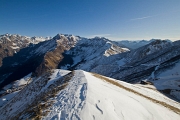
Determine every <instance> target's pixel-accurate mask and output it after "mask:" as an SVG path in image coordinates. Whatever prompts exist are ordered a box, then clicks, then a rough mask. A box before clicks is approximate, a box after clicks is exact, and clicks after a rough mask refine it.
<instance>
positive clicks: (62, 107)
mask: <svg viewBox="0 0 180 120" xmlns="http://www.w3.org/2000/svg"><path fill="white" fill-rule="evenodd" d="M54 78H56V74H54ZM109 79H110V78H109ZM111 80H114V79H111ZM117 82H118V83H119V84H121V85H123V86H126V87H128V88H130V89H133V90H135V91H137V92H139V93H141V94H143V95H147V96H149V97H152V98H153V99H156V100H158V101H163V102H166V103H167V104H170V105H172V106H175V107H176V108H178V109H180V104H179V103H177V102H175V101H173V100H171V99H169V98H167V97H166V96H164V95H162V94H161V93H159V92H157V91H154V90H151V89H147V88H143V87H140V86H136V85H132V84H129V83H125V82H121V81H117ZM54 101H55V103H54V104H53V105H52V106H51V107H50V112H49V114H48V115H47V116H46V117H44V118H43V119H44V120H70V119H71V120H134V119H136V120H178V119H179V118H180V115H179V114H177V113H175V112H173V111H171V110H170V109H168V108H166V107H164V106H162V105H160V104H157V103H155V102H152V101H151V100H149V99H147V98H144V97H142V96H139V95H138V94H134V93H132V92H129V91H127V90H125V89H122V88H120V87H117V86H115V85H112V84H111V83H108V82H105V81H103V80H101V79H99V78H97V77H94V76H93V75H92V74H91V73H88V72H85V71H82V70H76V71H75V75H74V77H73V78H72V79H71V81H70V82H69V84H68V86H67V87H66V88H65V89H63V90H61V91H60V92H59V94H58V95H57V96H56V97H55V98H54Z"/></svg>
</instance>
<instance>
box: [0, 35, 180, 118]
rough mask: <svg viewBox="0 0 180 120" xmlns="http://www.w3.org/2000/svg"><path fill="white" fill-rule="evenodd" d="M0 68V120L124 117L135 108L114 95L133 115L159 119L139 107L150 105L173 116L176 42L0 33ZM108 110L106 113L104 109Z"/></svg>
mask: <svg viewBox="0 0 180 120" xmlns="http://www.w3.org/2000/svg"><path fill="white" fill-rule="evenodd" d="M0 65H1V67H0V89H1V90H0V98H1V101H0V106H1V108H0V113H1V115H0V119H15V118H16V119H32V118H33V119H48V120H49V119H55V118H57V119H85V116H88V118H89V119H116V118H119V119H120V118H123V116H124V117H127V118H129V119H131V117H129V116H128V114H127V113H129V112H128V111H129V109H133V108H134V107H135V106H134V107H132V108H129V109H127V107H128V105H127V106H126V105H125V101H124V100H122V99H121V98H122V97H124V98H126V99H125V100H126V101H130V103H135V104H137V106H139V108H137V109H136V110H135V111H136V114H137V115H139V116H140V117H139V119H142V118H143V115H145V116H146V118H145V119H151V118H152V117H157V118H159V119H166V118H164V117H163V116H158V114H156V112H151V113H148V112H147V113H146V112H143V111H144V110H146V111H150V110H152V109H153V110H152V111H154V110H155V109H154V108H156V109H162V110H163V111H166V112H167V114H168V113H169V114H170V116H171V117H169V119H176V118H178V117H180V104H179V101H180V97H179V96H180V71H179V69H180V41H175V42H172V41H170V40H157V39H152V40H150V41H145V40H142V41H118V42H117V41H111V40H109V39H106V38H104V37H95V38H91V39H89V38H84V37H80V36H74V35H67V34H57V35H56V36H54V37H52V38H51V37H46V38H43V37H27V36H21V35H11V34H5V35H1V36H0ZM85 71H86V72H85ZM105 76H106V77H105ZM108 77H109V78H108ZM102 79H103V80H102ZM115 79H116V80H115ZM93 81H94V82H93ZM104 81H106V82H104ZM122 81H123V82H122ZM107 82H108V83H107ZM125 82H128V83H125ZM104 86H107V88H106V87H104ZM93 87H94V88H93ZM118 87H120V88H118ZM121 89H123V91H121ZM98 91H99V92H98ZM108 91H109V95H108V96H107V97H106V96H105V95H106V93H108ZM117 91H118V92H117ZM128 91H129V92H128ZM159 91H160V92H161V93H159ZM45 94H46V96H45ZM110 94H111V95H110ZM113 94H114V95H113ZM101 95H103V96H101ZM116 96H118V97H116ZM128 96H129V97H131V98H128ZM139 96H141V97H142V98H139ZM72 97H73V98H72ZM167 97H169V98H167ZM144 98H145V99H146V100H144ZM106 99H107V100H106ZM116 99H118V101H119V102H118V101H116ZM132 99H133V100H132ZM142 99H143V100H142ZM172 99H173V100H175V101H177V102H176V103H174V101H173V100H172ZM50 101H51V102H50ZM123 101H124V102H123ZM137 101H138V102H137ZM168 101H169V103H168ZM139 102H140V103H139ZM90 103H91V104H93V106H91V105H90ZM157 103H158V104H157ZM117 104H119V105H120V106H121V105H124V107H123V108H120V106H118V105H117ZM140 104H141V105H140ZM145 104H150V105H152V106H154V107H153V108H150V107H149V106H145ZM108 105H109V107H108ZM116 105H117V106H116ZM132 105H134V104H132ZM103 106H107V107H108V108H106V107H103ZM113 106H114V107H113ZM162 106H166V107H167V108H162ZM143 107H145V108H144V109H143ZM42 108H43V109H42ZM110 108H112V109H113V110H114V112H113V110H112V111H111V114H110V113H109V114H108V113H107V112H108V111H106V110H107V109H110ZM135 108H136V107H135ZM123 110H124V112H125V113H124V112H123V113H119V112H117V111H123ZM138 110H139V111H138ZM88 111H90V113H88ZM105 113H106V114H107V117H105ZM150 114H152V116H151V117H150ZM38 116H39V117H38ZM40 116H41V117H40ZM90 116H91V117H90ZM118 116H119V117H118ZM132 116H134V115H132ZM135 116H136V115H135ZM147 116H149V117H147ZM100 117H101V118H100Z"/></svg>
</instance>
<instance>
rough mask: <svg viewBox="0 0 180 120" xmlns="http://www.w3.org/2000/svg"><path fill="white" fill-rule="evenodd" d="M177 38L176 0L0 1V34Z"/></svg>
mask: <svg viewBox="0 0 180 120" xmlns="http://www.w3.org/2000/svg"><path fill="white" fill-rule="evenodd" d="M5 33H10V34H20V35H26V36H44V37H45V36H55V35H56V34H57V33H63V34H73V35H79V36H82V37H93V36H104V37H107V38H109V39H111V40H125V39H129V40H140V39H151V38H160V39H172V40H177V39H180V0H0V34H5Z"/></svg>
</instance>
